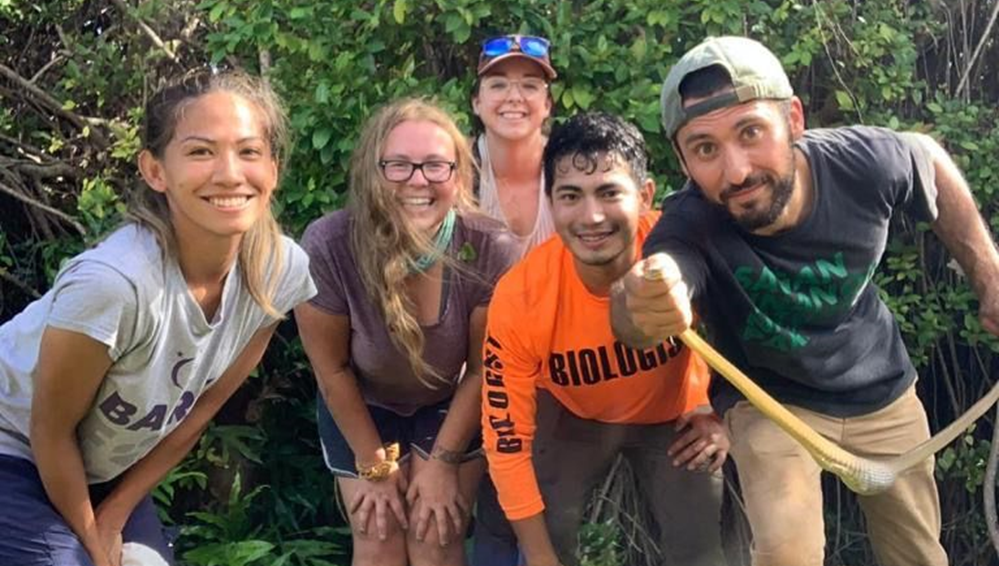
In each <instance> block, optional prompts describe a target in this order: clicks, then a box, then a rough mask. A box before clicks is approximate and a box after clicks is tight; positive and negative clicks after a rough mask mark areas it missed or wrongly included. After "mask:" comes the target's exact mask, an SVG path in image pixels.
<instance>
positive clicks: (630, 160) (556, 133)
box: [542, 112, 649, 198]
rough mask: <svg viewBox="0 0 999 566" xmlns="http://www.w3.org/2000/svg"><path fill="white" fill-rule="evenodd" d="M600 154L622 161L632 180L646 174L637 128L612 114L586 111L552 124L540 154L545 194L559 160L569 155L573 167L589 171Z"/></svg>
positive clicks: (641, 179)
mask: <svg viewBox="0 0 999 566" xmlns="http://www.w3.org/2000/svg"><path fill="white" fill-rule="evenodd" d="M602 156H611V157H613V158H614V159H619V160H622V161H623V162H624V163H626V164H627V165H628V168H629V169H630V170H631V176H632V178H633V179H634V180H635V182H636V183H639V184H641V183H644V182H645V180H646V179H647V178H648V175H649V172H648V166H649V155H648V151H647V150H646V148H645V138H643V137H642V133H641V132H640V131H639V130H638V128H636V127H635V126H634V124H631V123H630V122H627V121H625V120H623V119H621V118H619V117H617V116H614V115H613V114H606V113H603V112H587V113H584V114H577V115H575V116H573V117H572V118H569V120H568V121H566V122H565V123H564V124H561V125H560V126H557V127H555V129H554V130H553V131H552V135H551V137H550V138H548V144H547V145H546V146H545V152H544V156H543V157H542V163H543V165H544V169H545V194H546V195H548V197H549V198H551V196H552V187H553V186H554V185H555V175H556V173H557V171H556V167H557V166H558V163H559V161H561V160H562V159H564V158H566V157H569V158H571V159H572V166H573V167H575V168H577V169H579V170H580V171H585V172H586V173H592V172H594V171H596V169H597V167H599V166H600V163H601V157H602Z"/></svg>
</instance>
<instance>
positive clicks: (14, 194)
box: [0, 183, 87, 236]
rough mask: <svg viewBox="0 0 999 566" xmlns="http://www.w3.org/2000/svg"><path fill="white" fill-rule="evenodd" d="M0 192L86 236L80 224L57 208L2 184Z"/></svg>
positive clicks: (85, 230) (84, 229)
mask: <svg viewBox="0 0 999 566" xmlns="http://www.w3.org/2000/svg"><path fill="white" fill-rule="evenodd" d="M0 192H4V193H7V194H8V195H10V196H12V197H14V198H16V199H17V200H19V201H21V202H23V203H25V204H28V205H30V206H33V207H35V208H37V209H38V210H42V211H45V212H47V213H49V214H51V215H52V216H55V217H56V218H58V219H60V220H62V221H63V222H65V223H67V224H69V225H70V226H72V227H73V228H74V229H76V231H77V232H79V233H80V235H81V236H86V235H87V229H86V228H84V227H83V225H82V224H80V223H79V222H77V221H76V220H75V219H74V218H73V217H72V216H70V215H68V214H66V213H65V212H63V211H61V210H59V209H57V208H52V207H51V206H49V205H47V204H45V203H43V202H39V201H38V200H36V199H33V198H31V197H30V196H28V195H26V194H24V193H22V192H21V191H18V190H16V189H14V188H12V187H8V186H7V185H5V184H3V183H0Z"/></svg>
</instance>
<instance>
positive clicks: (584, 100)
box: [572, 85, 596, 110]
mask: <svg viewBox="0 0 999 566" xmlns="http://www.w3.org/2000/svg"><path fill="white" fill-rule="evenodd" d="M572 98H573V99H574V100H575V101H576V104H578V105H579V107H580V108H582V109H583V110H588V109H589V108H590V104H592V103H593V100H594V99H595V98H596V96H594V95H593V93H592V92H590V90H588V89H587V88H586V87H584V86H583V85H573V86H572Z"/></svg>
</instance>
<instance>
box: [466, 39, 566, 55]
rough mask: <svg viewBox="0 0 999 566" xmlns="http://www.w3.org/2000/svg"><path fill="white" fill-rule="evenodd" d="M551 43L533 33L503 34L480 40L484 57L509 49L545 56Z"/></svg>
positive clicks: (504, 52)
mask: <svg viewBox="0 0 999 566" xmlns="http://www.w3.org/2000/svg"><path fill="white" fill-rule="evenodd" d="M550 45H551V44H550V43H549V42H548V40H547V39H545V38H543V37H537V36H534V35H504V36H501V37H493V38H491V39H487V40H485V41H483V42H482V54H483V55H485V56H486V57H499V56H500V55H505V54H507V53H510V52H511V51H520V52H522V53H523V54H525V55H530V56H531V57H538V58H540V57H547V56H548V47H549V46H550Z"/></svg>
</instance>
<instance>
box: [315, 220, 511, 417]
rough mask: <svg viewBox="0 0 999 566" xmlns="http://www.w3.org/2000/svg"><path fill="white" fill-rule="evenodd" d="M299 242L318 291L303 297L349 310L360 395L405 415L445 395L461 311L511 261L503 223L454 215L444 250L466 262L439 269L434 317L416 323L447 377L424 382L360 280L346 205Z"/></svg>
mask: <svg viewBox="0 0 999 566" xmlns="http://www.w3.org/2000/svg"><path fill="white" fill-rule="evenodd" d="M302 247H303V248H305V251H306V253H308V254H309V258H310V266H309V267H310V269H311V272H312V277H313V279H314V280H315V282H316V287H317V289H318V290H319V293H318V294H317V295H316V296H315V297H313V298H312V300H311V301H310V302H311V304H312V305H313V306H315V307H316V308H318V309H319V310H321V311H323V312H325V313H329V314H334V315H341V316H347V317H349V318H350V366H351V369H352V370H353V371H354V375H355V377H356V378H357V382H358V385H359V386H360V389H361V394H362V395H363V396H364V399H365V401H366V402H368V403H370V404H372V405H376V406H379V407H383V408H386V409H390V410H392V411H395V412H396V413H399V414H401V415H410V414H412V413H413V412H415V411H416V410H417V409H419V408H420V407H424V406H427V405H431V404H433V403H437V402H440V401H443V400H445V399H447V398H449V397H450V396H451V395H452V394H453V393H454V388H455V386H456V385H457V380H458V378H459V377H460V374H461V371H462V368H463V365H464V363H465V361H466V358H467V356H468V339H469V335H468V331H469V317H470V316H471V314H472V311H473V310H474V309H475V308H476V307H484V306H487V305H488V304H489V299H490V298H491V297H492V293H493V286H494V285H495V284H496V281H497V280H498V279H499V277H500V275H502V274H503V273H504V272H506V270H507V269H508V268H509V267H510V265H512V264H513V262H514V261H516V258H517V256H518V254H519V250H520V249H519V247H518V245H517V242H516V241H515V240H514V239H513V237H512V235H511V234H510V233H509V232H508V231H507V230H506V228H504V227H503V225H502V224H501V223H500V222H498V221H496V220H493V219H491V218H487V217H485V216H481V215H461V216H459V217H458V219H457V222H456V223H455V229H454V236H453V238H452V240H451V246H450V248H449V250H448V254H449V255H450V256H451V257H452V258H458V262H459V264H460V265H461V266H462V267H464V268H467V273H462V271H464V269H445V276H446V278H447V281H446V285H445V287H444V288H445V290H446V296H445V297H444V298H443V305H442V308H441V317H440V319H439V320H438V321H437V322H436V323H435V324H431V325H424V326H423V327H422V328H423V334H424V338H425V346H424V354H423V358H424V360H426V361H427V362H428V363H429V364H430V365H432V366H433V367H434V368H436V370H437V371H438V372H439V373H440V375H442V376H446V377H448V378H449V379H450V380H451V382H452V383H453V385H452V386H451V387H440V388H438V389H431V388H429V387H427V386H426V385H424V384H423V383H421V382H420V380H419V379H418V378H417V377H416V376H415V375H413V372H412V370H411V369H410V366H409V360H408V359H407V358H406V355H405V354H404V353H403V352H401V351H400V350H399V349H398V348H396V346H395V344H393V343H392V339H391V338H390V337H389V334H388V329H387V328H386V327H385V319H384V317H383V316H382V313H381V309H380V308H379V306H378V305H376V304H374V303H373V302H372V301H371V299H370V297H369V295H368V293H367V292H366V290H365V288H364V284H363V283H362V282H361V276H360V273H359V272H358V270H357V265H356V263H355V262H354V252H353V250H352V249H351V246H350V216H349V214H348V212H347V211H346V210H340V211H336V212H333V213H331V214H328V215H326V216H324V217H322V218H320V219H318V220H316V221H315V222H313V223H312V224H311V225H309V227H308V229H306V231H305V234H304V235H303V236H302Z"/></svg>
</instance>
